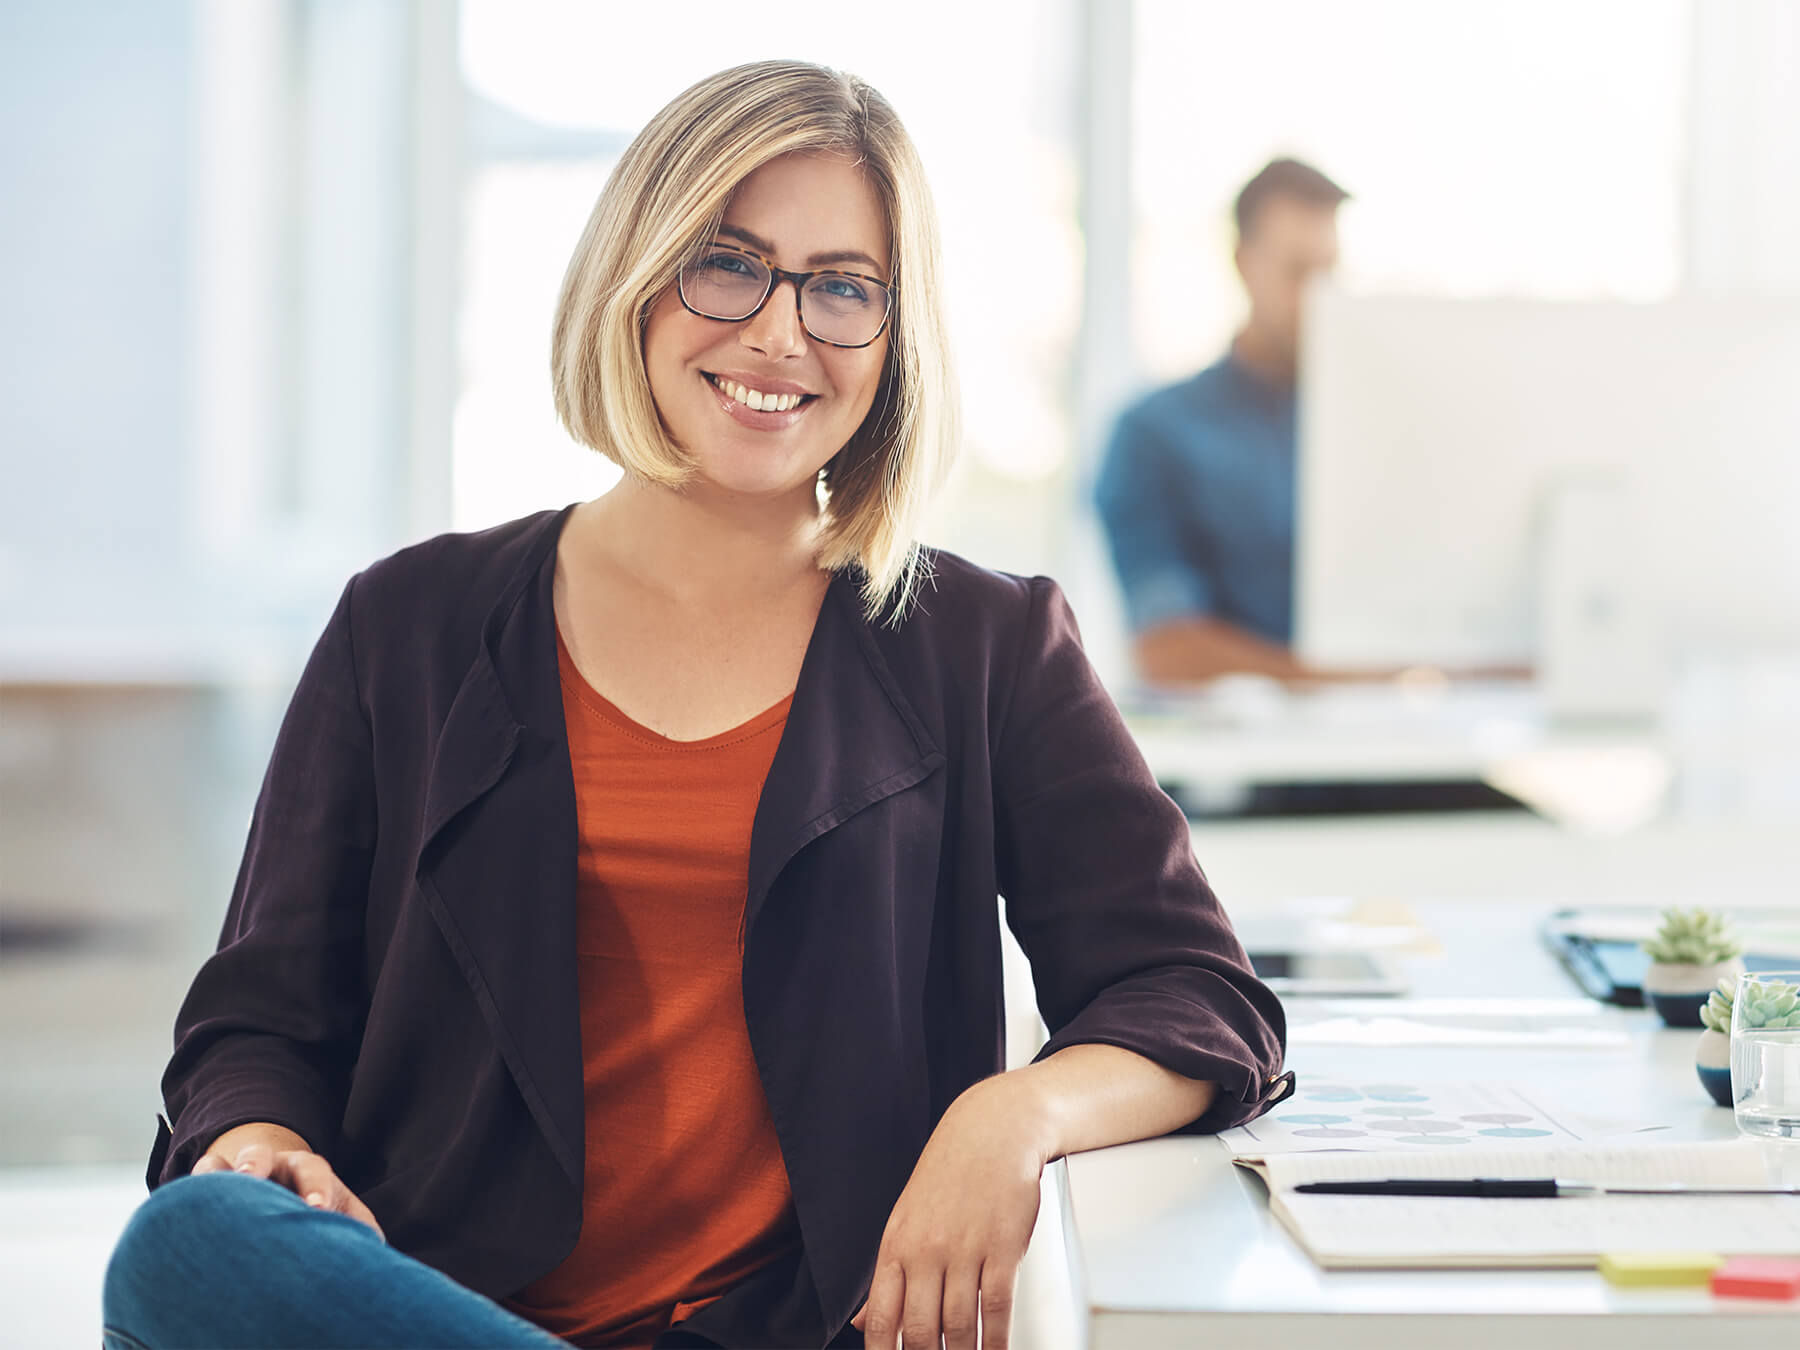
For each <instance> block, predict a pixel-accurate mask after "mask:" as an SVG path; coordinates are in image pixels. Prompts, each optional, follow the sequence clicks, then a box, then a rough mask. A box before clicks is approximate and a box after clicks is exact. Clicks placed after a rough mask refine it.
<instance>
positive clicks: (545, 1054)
mask: <svg viewBox="0 0 1800 1350" xmlns="http://www.w3.org/2000/svg"><path fill="white" fill-rule="evenodd" d="M552 370H553V376H554V382H555V390H556V399H557V406H558V411H559V412H560V414H561V416H562V418H563V420H564V422H565V424H566V425H567V426H568V427H569V429H570V430H571V432H572V433H573V434H574V435H575V436H576V437H578V438H579V439H581V440H582V441H584V442H586V443H587V444H589V445H591V446H593V447H594V448H596V449H598V450H599V451H601V452H602V453H603V454H606V455H608V456H609V457H611V458H613V459H615V460H616V461H618V462H619V463H620V464H621V465H623V466H624V468H625V475H624V478H623V480H622V481H621V482H620V483H619V485H618V486H617V487H616V488H614V489H613V490H612V491H611V492H609V493H607V494H606V495H605V496H602V497H600V498H597V499H595V500H594V501H590V502H586V503H582V504H579V505H576V506H574V507H571V508H568V509H565V510H563V511H560V512H545V513H542V514H540V515H536V516H532V517H528V518H526V519H524V520H520V521H514V522H512V523H510V524H507V525H502V526H499V527H496V528H494V529H491V530H488V531H485V532H483V533H480V534H474V535H446V536H442V537H439V538H437V539H433V540H430V541H427V542H426V543H423V544H421V545H418V546H417V547H414V548H410V549H406V550H403V551H402V552H400V553H398V554H396V555H394V556H393V557H391V558H388V559H385V560H383V561H381V562H378V563H376V564H375V565H374V566H372V567H370V568H368V569H367V570H366V571H364V572H362V573H360V574H359V575H358V576H356V577H355V578H353V579H352V580H351V582H350V584H349V586H348V587H347V588H346V589H345V591H344V594H343V597H342V599H341V600H340V602H339V604H338V607H337V611H336V613H335V614H334V615H333V617H332V619H331V621H330V623H329V625H328V626H327V628H326V630H325V633H324V635H323V636H322V637H321V638H320V640H319V643H318V646H317V647H316V649H315V650H314V652H313V655H312V657H311V660H310V661H309V663H308V665H307V668H306V671H305V673H304V674H303V675H302V677H301V680H300V684H299V686H298V689H297V690H296V693H295V695H294V701H293V704H292V707H291V708H290V710H289V712H288V715H287V719H286V721H285V722H284V724H283V728H282V731H281V734H280V736H279V738H278V740H277V744H276V748H275V752H274V756H273V759H272V762H271V764H270V767H269V772H268V776H267V778H266V780H265V782H264V785H263V791H262V795H261V798H260V799H259V801H258V804H257V810H256V815H255V818H254V820H253V823H252V826H251V833H250V839H249V845H248V848H247V850H246V853H245V858H244V865H243V868H242V871H241V872H240V875H239V878H238V883H237V886H236V888H235V891H234V894H233V896H232V901H231V905H230V909H229V911H228V913H227V916H226V920H225V927H224V932H223V934H222V937H221V941H220V946H219V950H218V951H217V953H216V954H215V955H213V956H212V957H211V958H210V959H209V960H208V961H207V962H206V964H205V965H204V966H203V968H202V969H201V971H200V972H199V975H198V976H197V978H196V979H195V981H194V985H193V988H192V990H191V991H190V993H189V995H188V998H187V1000H186V1002H185V1003H184V1005H183V1007H182V1009H181V1012H180V1014H179V1016H178V1019H177V1026H176V1049H175V1054H174V1057H173V1059H172V1061H171V1062H170V1064H169V1067H168V1071H167V1073H166V1074H165V1076H164V1079H163V1091H164V1097H165V1100H166V1102H167V1105H168V1107H169V1111H170V1122H169V1123H164V1122H162V1121H161V1118H160V1117H159V1127H160V1128H159V1132H158V1137H157V1142H156V1146H155V1150H154V1153H153V1156H152V1158H151V1162H150V1168H149V1175H148V1181H149V1184H150V1186H151V1187H152V1189H153V1191H154V1194H152V1196H151V1197H150V1199H149V1200H147V1201H146V1202H145V1203H144V1205H143V1206H142V1207H141V1208H140V1209H139V1211H138V1213H137V1215H136V1216H135V1217H134V1218H133V1220H132V1223H131V1225H130V1226H129V1227H128V1228H127V1230H126V1232H125V1234H124V1236H123V1237H122V1238H121V1241H120V1245H119V1248H118V1250H117V1251H116V1252H115V1254H114V1258H113V1261H112V1264H111V1266H110V1267H109V1270H108V1275H107V1283H106V1318H107V1324H108V1335H109V1336H110V1337H112V1341H111V1342H110V1343H111V1344H116V1345H120V1346H134V1345H139V1344H142V1345H147V1346H161V1345H166V1344H183V1345H198V1344H206V1343H212V1344H232V1345H251V1344H261V1345H273V1344H301V1343H304V1344H310V1345H327V1344H344V1345H351V1344H354V1345H365V1346H366V1345H383V1346H389V1345H391V1346H399V1345H432V1346H442V1345H537V1344H556V1343H557V1341H556V1340H555V1339H554V1337H553V1336H552V1335H550V1334H549V1333H554V1334H555V1336H560V1337H565V1338H567V1339H568V1340H572V1341H574V1342H576V1343H578V1344H582V1345H649V1344H651V1343H652V1341H656V1342H657V1343H659V1344H690V1345H692V1344H701V1345H704V1344H710V1343H717V1344H721V1345H734V1346H735V1345H814V1346H823V1345H826V1344H828V1343H830V1344H850V1345H853V1344H856V1343H858V1341H859V1339H862V1338H865V1337H866V1341H867V1343H868V1344H870V1345H880V1346H893V1345H896V1344H899V1343H900V1342H901V1340H902V1339H903V1340H904V1344H906V1345H907V1346H916V1345H926V1344H930V1345H935V1344H937V1338H938V1336H939V1335H940V1334H942V1335H943V1337H944V1338H945V1340H946V1342H947V1344H949V1345H950V1346H951V1347H965V1346H973V1345H974V1344H976V1337H977V1327H978V1324H979V1325H980V1327H981V1335H982V1337H983V1342H984V1343H985V1344H987V1345H990V1346H997V1345H1003V1344H1005V1343H1006V1338H1007V1333H1008V1328H1009V1326H1010V1300H1011V1294H1012V1288H1013V1278H1014V1271H1015V1269H1016V1267H1017V1265H1018V1262H1019V1259H1020V1257H1021V1256H1022V1255H1023V1253H1024V1251H1025V1247H1026V1243H1027V1240H1028V1238H1029V1236H1030V1233H1031V1229H1032V1226H1033V1223H1034V1221H1035V1218H1036V1211H1037V1202H1038V1194H1039V1178H1040V1175H1041V1172H1042V1169H1043V1166H1044V1164H1045V1163H1046V1162H1047V1161H1048V1160H1050V1159H1052V1158H1054V1157H1057V1156H1060V1155H1061V1154H1062V1153H1065V1152H1068V1151H1071V1150H1075V1149H1084V1148H1092V1147H1096V1146H1099V1145H1104V1144H1110V1143H1115V1142H1120V1141H1123V1140H1127V1139H1136V1138H1142V1137H1145V1136H1149V1135H1154V1134H1159V1133H1164V1132H1167V1131H1170V1130H1174V1129H1177V1128H1182V1129H1190V1130H1197V1131H1205V1130H1212V1129H1218V1128H1222V1127H1224V1126H1227V1125H1230V1124H1234V1123H1237V1122H1239V1121H1242V1120H1245V1119H1248V1118H1250V1117H1251V1116H1253V1115H1255V1114H1257V1113H1258V1112H1259V1111H1260V1110H1262V1109H1264V1108H1265V1107H1266V1106H1267V1105H1268V1104H1269V1103H1270V1102H1271V1101H1272V1100H1275V1099H1278V1097H1279V1096H1280V1095H1281V1093H1282V1092H1283V1091H1285V1089H1286V1087H1287V1085H1288V1084H1289V1083H1290V1082H1291V1078H1289V1077H1288V1076H1285V1075H1281V1074H1280V1059H1281V1052H1282V1037H1283V1024H1282V1020H1281V1012H1280V1008H1279V1005H1278V1004H1277V1003H1276V1001H1275V1000H1274V998H1273V997H1272V996H1271V995H1270V994H1269V992H1268V991H1267V989H1266V988H1265V987H1264V986H1263V985H1261V984H1260V983H1259V982H1257V981H1256V979H1255V978H1254V977H1253V976H1252V975H1251V973H1250V970H1249V966H1248V963H1247V961H1246V959H1245V957H1244V954H1243V950H1242V948H1241V946H1240V945H1239V944H1238V942H1237V940H1236V939H1235V937H1234V936H1233V935H1232V933H1231V930H1230V927H1229V925H1228V923H1227V921H1226V919H1225V917H1224V916H1223V914H1222V912H1221V911H1220V909H1219V907H1218V905H1217V903H1216V901H1215V900H1214V898H1213V896H1212V894H1211V892H1210V890H1209V889H1208V888H1207V885H1206V882H1205V880H1204V878H1203V877H1202V876H1201V873H1200V871H1199V869H1198V867H1197V866H1196V864H1195V862H1194V859H1193V855H1192V851H1191V848H1190V846H1189V842H1188V833H1187V827H1186V824H1185V822H1184V821H1183V819H1182V817H1181V815H1180V813H1179V812H1178V811H1177V810H1176V808H1175V807H1174V806H1173V804H1172V803H1170V801H1169V800H1168V799H1167V798H1166V797H1165V796H1163V794H1162V793H1160V792H1159V791H1158V790H1157V788H1156V786H1155V784H1154V782H1153V781H1152V779H1151V777H1150V775H1149V773H1148V772H1147V771H1146V769H1145V767H1144V764H1143V761H1142V759H1141V758H1140V757H1139V755H1138V754H1137V752H1136V750H1135V748H1134V747H1133V745H1132V742H1131V740H1130V738H1129V736H1128V735H1127V733H1126V731H1125V729H1124V727H1123V726H1122V724H1121V723H1120V720H1119V718H1118V715H1117V713H1116V711H1115V710H1114V708H1113V706H1112V704H1111V702H1110V701H1109V700H1108V698H1107V696H1106V695H1105V693H1104V692H1103V691H1102V689H1101V687H1100V685H1099V684H1098V682H1097V680H1096V679H1095V677H1094V674H1093V672H1092V670H1091V668H1090V667H1089V665H1088V663H1087V661H1086V659H1085V657H1084V656H1083V655H1082V653H1081V648H1080V645H1079V641H1078V639H1077V636H1076V632H1075V626H1074V620H1073V618H1072V617H1071V615H1070V613H1069V610H1068V607H1067V605H1066V604H1065V603H1064V601H1063V599H1062V597H1061V595H1060V593H1059V592H1058V590H1057V588H1056V587H1055V585H1054V584H1053V583H1051V582H1049V581H1047V580H1045V579H1042V578H1038V579H1033V580H1025V579H1021V578H1018V577H1012V576H1006V575H1003V574H999V573H992V572H985V571H982V570H980V569H979V568H976V567H974V566H973V565H971V564H969V563H967V562H964V561H963V560H961V559H959V558H956V557H953V556H951V555H949V554H944V553H935V554H922V553H920V552H919V551H918V550H917V549H916V548H915V546H914V545H913V543H912V540H911V529H912V523H913V521H914V520H915V518H916V515H917V512H918V510H919V508H920V507H921V505H922V504H923V502H924V500H925V498H926V497H927V496H928V494H929V491H930V489H931V488H932V487H934V486H935V485H936V483H937V481H938V479H939V478H940V477H941V474H942V470H943V467H944V464H945V461H946V459H947V456H948V452H949V449H950V447H951V445H952V444H953V442H954V439H955V413H954V408H955V404H954V398H953V383H952V378H951V372H950V369H949V366H948V362H947V358H946V356H945V345H944V340H943V334H942V328H941V321H940V315H939V296H938V278H937V245H936V234H935V226H934V224H933V217H932V210H931V206H930V201H929V197H928V195H927V192H926V188H925V184H924V180H923V176H922V173H921V171H920V168H919V165H918V162H917V158H916V155H915V152H914V151H913V148H912V146H911V144H910V142H909V141H908V140H907V138H906V135H905V133H904V131H903V130H902V128H901V126H900V124H899V122H898V120H897V119H896V118H895V116H894V114H893V111H892V110H891V108H890V107H889V106H888V105H887V103H886V102H885V101H884V100H883V99H882V98H881V97H880V96H879V95H878V94H876V93H875V92H874V91H873V90H871V89H869V88H868V87H867V86H866V85H864V84H862V83H860V82H859V81H856V80H853V79H850V78H848V77H845V76H842V75H839V74H836V73H834V72H831V71H827V70H823V69H820V68H818V67H814V66H809V65H802V64H797V63H792V62H762V63H758V64H754V65H748V66H742V67H739V68H736V69H734V70H729V71H726V72H724V73H722V74H720V75H717V76H714V77H713V78H711V79H708V80H705V81H702V82H701V83H700V84H698V85H696V86H695V87H694V88H693V89H691V90H689V91H688V92H687V93H685V94H684V95H682V96H681V97H680V98H678V99H677V100H676V101H675V102H674V103H672V104H671V105H670V106H669V107H668V108H666V109H664V111H663V112H662V113H660V114H659V115H658V116H657V117H656V119H655V120H654V121H653V122H651V124H650V125H649V126H648V127H647V128H646V129H645V130H644V132H643V133H642V134H641V135H640V136H639V137H638V138H637V139H636V141H634V142H633V144H632V146H631V147H630V148H629V149H628V150H627V151H626V153H625V156H624V157H623V159H622V160H621V161H620V163H619V166H618V168H617V170H616V171H615V173H614V174H613V176H612V178H611V179H610V180H609V182H608V184H607V186H606V188H605V189H604V191H603V192H602V193H601V196H600V199H599V202H598V203H597V205H596V206H595V209H594V213H593V216H592V218H591V220H590V221H589V223H588V227H587V230H586V232H585V234H584V235H583V237H582V240H581V242H580V245H579V246H578V247H577V249H576V252H575V256H574V259H573V261H572V262H571V264H570V267H569V271H568V274H567V277H566V280H565V282H564V287H563V293H562V297H561V301H560V304H559V308H558V313H557V318H556V326H555V335H554V340H553V348H552ZM1002 893H1003V894H1004V895H1005V896H1006V898H1007V910H1006V917H1007V922H1008V923H1009V925H1010V926H1011V928H1012V930H1013V931H1014V933H1016V934H1017V936H1018V938H1019V940H1020V942H1021V944H1022V945H1023V947H1024V949H1025V951H1026V953H1027V955H1028V956H1029V957H1030V958H1031V961H1032V966H1033V974H1034V978H1035V981H1036V986H1037V991H1038V997H1039V1003H1040V1007H1041V1009H1042V1011H1043V1014H1044V1018H1045V1021H1046V1023H1047V1024H1048V1026H1049V1027H1050V1029H1051V1031H1052V1033H1053V1034H1052V1037H1051V1039H1050V1041H1049V1043H1048V1044H1047V1045H1046V1046H1045V1047H1044V1051H1043V1053H1042V1054H1041V1055H1040V1056H1039V1057H1038V1059H1037V1061H1036V1062H1035V1063H1033V1064H1032V1065H1030V1066H1028V1067H1025V1068H1021V1069H1018V1070H1015V1071H1013V1072H1010V1073H1002V1072H1000V1070H1001V1069H1002V1068H1003V1062H1002V1006H1001V968H1000V937H999V920H998V913H997V905H996V897H997V896H998V895H999V894H1002ZM234 1169H235V1170H234ZM243 1173H248V1174H249V1175H248V1177H246V1176H244V1175H241V1174H243ZM271 1182H273V1183H276V1184H273V1185H271V1184H269V1183H271ZM278 1220H279V1222H278ZM384 1239H385V1245H384V1241H383V1240H384Z"/></svg>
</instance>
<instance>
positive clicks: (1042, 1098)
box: [969, 1045, 1218, 1162]
mask: <svg viewBox="0 0 1800 1350" xmlns="http://www.w3.org/2000/svg"><path fill="white" fill-rule="evenodd" d="M984 1089H985V1090H986V1091H988V1092H990V1093H993V1094H1003V1095H1004V1096H1006V1097H1009V1098H1010V1099H1011V1100H1010V1104H1009V1105H1010V1109H1011V1110H1012V1111H1014V1112H1015V1113H1017V1118H1018V1119H1021V1120H1022V1121H1023V1122H1025V1125H1026V1128H1027V1129H1028V1130H1030V1131H1031V1133H1032V1135H1033V1137H1034V1138H1035V1140H1036V1141H1037V1145H1038V1150H1039V1152H1040V1153H1041V1154H1042V1155H1043V1159H1044V1161H1045V1162H1048V1161H1050V1159H1052V1158H1060V1157H1062V1156H1063V1154H1065V1153H1079V1152H1081V1151H1082V1150H1084V1149H1090V1148H1104V1147H1106V1146H1107V1145H1108V1144H1123V1143H1128V1142H1129V1141H1131V1140H1133V1139H1152V1138H1155V1137H1156V1136H1157V1135H1161V1134H1167V1133H1168V1132H1169V1131H1170V1130H1174V1129H1178V1128H1180V1127H1181V1126H1183V1125H1186V1124H1188V1123H1189V1122H1190V1121H1193V1120H1195V1119H1197V1118H1198V1117H1200V1116H1201V1115H1203V1114H1204V1113H1205V1111H1206V1109H1207V1108H1208V1107H1210V1106H1211V1105H1212V1102H1213V1097H1214V1096H1215V1095H1216V1094H1217V1092H1218V1084H1216V1083H1206V1082H1198V1081H1196V1080H1194V1079H1192V1078H1183V1077H1182V1076H1181V1075H1180V1074H1178V1073H1175V1072H1174V1071H1173V1070H1170V1069H1165V1068H1164V1067H1163V1066H1162V1065H1160V1064H1158V1063H1156V1062H1155V1061H1154V1060H1149V1059H1146V1058H1145V1057H1144V1056H1142V1055H1140V1054H1137V1053H1136V1052H1135V1051H1131V1050H1125V1049H1121V1048H1120V1047H1118V1046H1116V1045H1071V1046H1067V1047H1065V1048H1063V1049H1061V1050H1058V1051H1057V1052H1056V1053H1055V1054H1054V1055H1051V1056H1050V1057H1049V1058H1047V1059H1044V1060H1040V1061H1039V1062H1038V1063H1036V1064H1028V1065H1026V1066H1025V1067H1024V1068H1020V1069H1014V1070H1012V1071H1011V1072H1009V1073H1003V1074H1000V1075H998V1076H997V1077H994V1078H989V1079H986V1080H984V1081H983V1082H980V1083H977V1084H976V1085H975V1086H974V1087H973V1088H971V1089H969V1091H970V1092H971V1093H975V1092H981V1091H983V1090H984Z"/></svg>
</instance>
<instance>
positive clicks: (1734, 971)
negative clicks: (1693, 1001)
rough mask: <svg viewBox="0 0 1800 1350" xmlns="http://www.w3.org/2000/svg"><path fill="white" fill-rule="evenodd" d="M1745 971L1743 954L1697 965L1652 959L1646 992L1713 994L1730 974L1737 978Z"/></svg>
mask: <svg viewBox="0 0 1800 1350" xmlns="http://www.w3.org/2000/svg"><path fill="white" fill-rule="evenodd" d="M1743 973H1744V958H1743V957H1741V956H1734V957H1732V958H1731V959H1730V960H1728V961H1714V962H1713V963H1712V964H1711V965H1709V966H1697V965H1694V964H1693V963H1692V962H1687V961H1683V962H1669V963H1665V962H1662V961H1652V962H1651V963H1650V969H1649V970H1648V971H1646V972H1645V973H1644V992H1645V993H1646V994H1710V993H1712V991H1713V990H1714V989H1715V988H1716V987H1717V986H1718V983H1719V981H1720V980H1722V979H1724V978H1725V977H1726V976H1730V977H1731V978H1732V979H1733V980H1736V979H1737V977H1738V976H1739V975H1742V974H1743Z"/></svg>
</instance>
